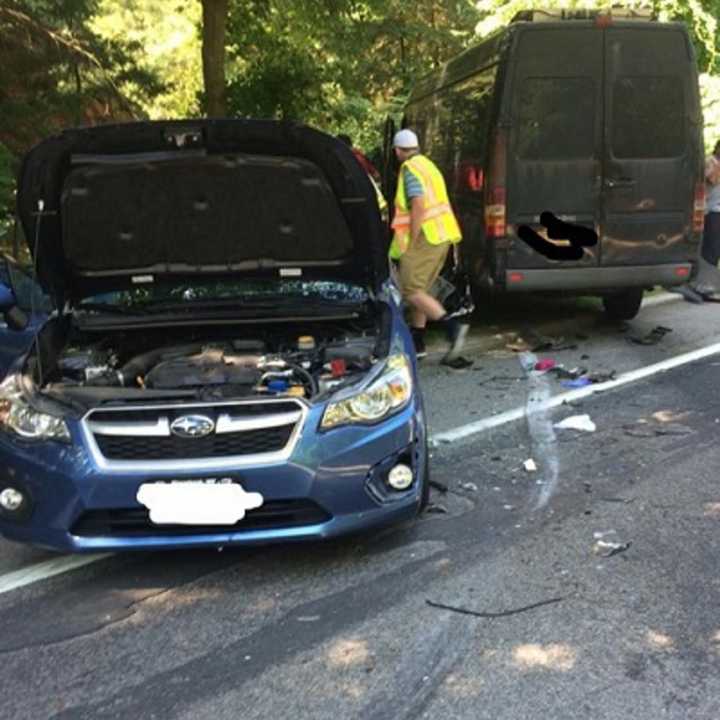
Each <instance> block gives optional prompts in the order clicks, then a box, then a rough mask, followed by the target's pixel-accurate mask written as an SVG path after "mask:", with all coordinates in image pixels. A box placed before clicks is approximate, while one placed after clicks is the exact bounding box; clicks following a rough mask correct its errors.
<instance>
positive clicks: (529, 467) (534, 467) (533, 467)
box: [523, 458, 537, 472]
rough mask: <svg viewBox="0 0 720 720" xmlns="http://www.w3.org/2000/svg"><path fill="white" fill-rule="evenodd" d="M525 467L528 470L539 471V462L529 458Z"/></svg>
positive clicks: (524, 464)
mask: <svg viewBox="0 0 720 720" xmlns="http://www.w3.org/2000/svg"><path fill="white" fill-rule="evenodd" d="M523 467H524V468H525V470H526V472H537V464H536V463H535V461H534V460H533V459H532V458H528V459H527V460H526V461H525V462H524V463H523Z"/></svg>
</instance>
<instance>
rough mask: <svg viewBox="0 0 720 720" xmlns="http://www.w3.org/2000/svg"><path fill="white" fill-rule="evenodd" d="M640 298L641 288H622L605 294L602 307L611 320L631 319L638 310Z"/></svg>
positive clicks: (641, 294) (641, 297) (641, 296)
mask: <svg viewBox="0 0 720 720" xmlns="http://www.w3.org/2000/svg"><path fill="white" fill-rule="evenodd" d="M642 299H643V291H642V288H633V289H632V290H623V291H622V292H619V293H613V294H612V295H605V296H604V297H603V307H604V308H605V312H606V313H607V314H608V315H609V316H610V317H611V318H612V319H613V320H632V319H633V318H634V317H635V316H636V315H637V314H638V313H639V312H640V306H641V305H642Z"/></svg>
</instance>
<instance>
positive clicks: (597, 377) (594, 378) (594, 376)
mask: <svg viewBox="0 0 720 720" xmlns="http://www.w3.org/2000/svg"><path fill="white" fill-rule="evenodd" d="M616 375H617V372H616V371H615V370H610V371H609V372H594V373H590V374H589V375H588V376H587V377H588V380H589V381H590V382H591V383H604V382H610V381H611V380H614V379H615V377H616Z"/></svg>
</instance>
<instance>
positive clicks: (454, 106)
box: [407, 64, 498, 194]
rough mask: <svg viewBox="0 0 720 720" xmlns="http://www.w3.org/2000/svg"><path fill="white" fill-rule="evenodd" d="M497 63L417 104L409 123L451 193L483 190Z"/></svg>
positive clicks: (409, 113)
mask: <svg viewBox="0 0 720 720" xmlns="http://www.w3.org/2000/svg"><path fill="white" fill-rule="evenodd" d="M497 67H498V66H497V64H495V65H491V66H488V67H487V68H484V69H483V70H481V71H480V72H478V73H477V74H476V75H473V76H472V77H470V78H468V79H467V80H463V81H462V82H459V83H457V84H455V85H451V86H449V87H445V88H442V89H440V90H438V91H437V92H436V93H435V94H434V95H432V96H430V97H428V98H425V99H424V100H422V101H421V102H420V103H417V104H415V105H413V107H412V108H411V109H410V110H409V111H408V114H407V119H408V125H409V126H410V127H412V128H413V129H414V130H415V131H416V132H417V134H418V137H419V138H420V145H421V147H422V149H423V152H424V153H426V154H427V155H428V156H429V157H431V158H432V159H433V161H434V162H435V163H437V165H438V167H439V168H440V169H441V170H442V172H443V174H444V175H445V181H446V182H447V184H448V189H449V190H450V192H451V194H455V193H461V192H473V193H477V192H479V191H481V190H482V182H483V180H482V179H483V165H484V162H485V154H486V151H487V141H488V128H489V126H490V113H491V111H492V98H493V91H494V87H495V75H496V73H497Z"/></svg>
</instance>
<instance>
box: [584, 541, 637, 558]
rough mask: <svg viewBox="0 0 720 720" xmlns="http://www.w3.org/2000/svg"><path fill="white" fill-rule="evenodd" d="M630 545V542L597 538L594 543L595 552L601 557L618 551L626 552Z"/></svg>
mask: <svg viewBox="0 0 720 720" xmlns="http://www.w3.org/2000/svg"><path fill="white" fill-rule="evenodd" d="M629 547H630V543H629V542H626V543H623V542H608V541H607V540H597V541H596V542H595V544H594V545H593V554H595V555H599V556H600V557H605V558H608V557H612V556H613V555H617V554H618V553H621V552H625V550H627V549H628V548H629Z"/></svg>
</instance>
